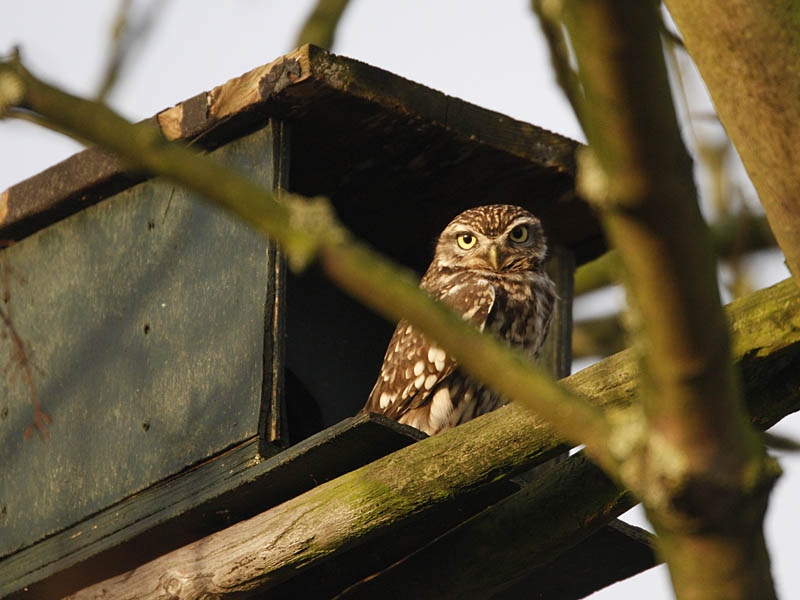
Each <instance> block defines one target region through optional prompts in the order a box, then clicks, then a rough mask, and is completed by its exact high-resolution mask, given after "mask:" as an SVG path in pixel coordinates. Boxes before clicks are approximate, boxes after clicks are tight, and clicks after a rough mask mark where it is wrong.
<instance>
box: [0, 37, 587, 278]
mask: <svg viewBox="0 0 800 600" xmlns="http://www.w3.org/2000/svg"><path fill="white" fill-rule="evenodd" d="M270 117H278V118H285V119H287V120H290V121H291V122H292V124H293V144H292V166H291V181H292V191H296V192H299V193H303V194H308V195H317V194H324V195H327V196H330V197H331V198H332V199H333V201H334V203H335V204H336V207H337V209H338V211H339V214H340V216H341V217H342V218H343V220H344V222H345V223H346V224H347V225H348V226H350V227H352V228H353V229H354V231H356V233H358V234H359V235H362V236H365V237H366V238H367V239H369V240H370V241H371V242H372V243H376V244H377V245H378V247H379V248H381V249H383V250H384V251H386V252H388V253H389V254H391V255H393V256H406V257H408V260H407V262H408V263H409V264H411V265H412V266H414V267H415V268H417V269H418V270H422V269H423V268H424V266H425V264H423V263H426V261H427V260H428V259H429V256H428V254H427V249H428V248H429V245H430V241H431V240H432V239H433V237H432V236H434V235H435V234H436V233H438V232H439V231H440V230H441V228H442V227H443V226H444V225H445V224H446V223H447V222H448V221H449V219H450V218H451V217H452V216H454V215H455V214H456V213H457V212H460V210H463V209H464V208H466V207H468V206H474V205H477V204H486V203H487V202H498V203H499V202H510V203H514V204H521V205H524V206H526V207H527V208H530V209H532V210H533V212H535V213H536V214H538V215H539V216H540V217H541V218H542V219H543V222H544V224H545V227H546V229H547V231H548V234H549V235H550V237H551V238H552V239H553V240H554V241H556V242H558V243H560V244H564V245H567V246H570V247H571V248H573V250H574V251H575V252H576V259H577V260H578V262H583V261H585V260H587V259H588V258H591V257H592V256H594V255H596V254H597V253H598V252H599V251H601V250H602V247H603V242H602V235H601V233H600V228H599V225H598V223H597V221H596V220H595V218H594V217H593V215H592V212H591V210H590V209H589V207H588V206H587V205H586V204H585V203H584V202H582V201H581V200H579V199H577V198H576V197H575V195H574V181H573V176H574V157H573V155H574V150H575V148H576V146H577V144H576V143H575V142H573V141H571V140H568V139H566V138H564V137H562V136H558V135H556V134H553V133H550V132H548V131H545V130H543V129H541V128H538V127H534V126H532V125H529V124H526V123H522V122H519V121H516V120H514V119H511V118H509V117H507V116H504V115H501V114H499V113H495V112H493V111H488V110H485V109H482V108H479V107H477V106H474V105H471V104H469V103H466V102H463V101H460V100H458V99H455V98H452V97H450V96H447V95H445V94H442V93H440V92H436V91H434V90H431V89H429V88H426V87H424V86H421V85H419V84H415V83H412V82H410V81H407V80H405V79H403V78H401V77H398V76H396V75H392V74H391V73H387V72H386V71H383V70H381V69H377V68H375V67H371V66H369V65H366V64H364V63H361V62H359V61H355V60H352V59H348V58H344V57H338V56H335V55H332V54H329V53H327V52H325V51H324V50H321V49H319V48H315V47H313V46H304V47H302V48H300V49H298V50H296V51H295V52H292V53H290V54H288V55H287V56H285V57H281V58H279V59H278V60H276V61H273V62H272V63H270V64H268V65H264V66H262V67H258V68H257V69H254V70H253V71H251V72H249V73H246V74H244V75H242V76H241V77H237V78H235V79H233V80H231V81H229V82H228V83H226V84H224V85H222V86H219V87H217V88H215V89H214V90H211V91H210V92H208V93H205V94H199V95H197V96H195V97H193V98H191V99H189V100H187V101H186V102H183V103H180V104H178V105H177V106H175V107H173V108H171V109H167V110H165V111H163V112H162V113H160V114H159V115H158V116H157V122H158V123H159V124H160V126H161V128H162V131H163V132H164V133H165V136H166V137H167V138H168V139H178V140H191V141H192V143H193V144H195V145H196V146H199V147H206V148H214V147H217V146H219V145H220V144H223V143H226V142H228V141H230V140H231V139H234V138H236V137H238V136H241V135H243V134H245V133H246V132H248V131H253V130H254V129H257V128H259V127H263V125H264V124H265V122H266V121H267V119H268V118H270ZM92 160H94V159H92ZM87 164H88V165H91V164H92V162H91V160H87V157H86V155H81V154H79V155H76V156H75V157H73V158H71V159H68V160H67V161H65V162H64V163H62V164H61V165H57V166H56V167H54V168H53V169H52V170H48V171H47V172H45V173H43V174H42V175H41V176H38V177H34V178H32V179H31V180H28V181H26V182H22V183H21V184H19V185H17V186H14V187H12V188H10V189H9V190H7V191H6V192H4V193H3V196H2V203H3V204H4V206H5V207H6V216H5V218H4V219H2V221H1V222H0V225H2V227H0V235H1V236H3V237H4V238H6V239H8V238H15V239H18V238H19V237H20V236H22V235H26V234H28V233H30V231H31V228H32V227H34V226H41V225H43V224H44V223H46V222H47V220H48V219H53V218H61V217H63V215H64V214H68V213H70V212H74V211H76V210H80V209H82V208H84V207H85V206H86V205H87V203H91V202H95V201H97V199H99V198H100V197H102V194H99V193H98V190H99V189H102V184H103V182H107V181H110V180H112V179H113V176H122V175H123V174H124V171H123V170H122V169H121V168H118V169H117V171H115V172H108V173H104V175H103V177H101V178H93V177H92V176H87V175H86V172H87ZM112 171H113V170H112ZM98 186H99V187H98ZM0 213H1V211H0ZM51 222H52V221H51ZM387 224H388V225H392V226H391V227H387ZM421 225H422V226H421Z"/></svg>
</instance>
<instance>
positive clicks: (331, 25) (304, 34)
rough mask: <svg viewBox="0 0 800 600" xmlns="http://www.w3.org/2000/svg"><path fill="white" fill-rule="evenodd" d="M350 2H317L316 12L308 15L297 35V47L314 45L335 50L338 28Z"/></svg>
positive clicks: (318, 0)
mask: <svg viewBox="0 0 800 600" xmlns="http://www.w3.org/2000/svg"><path fill="white" fill-rule="evenodd" d="M348 1H349V0H317V4H316V6H314V10H313V11H311V14H310V15H308V18H307V19H306V22H305V24H304V25H303V27H302V29H301V30H300V33H298V34H297V40H296V41H295V46H302V45H303V44H314V45H315V46H320V47H321V48H327V49H329V50H330V49H331V48H333V41H334V38H335V37H336V28H337V27H338V26H339V21H340V20H341V18H342V14H343V13H344V11H345V9H346V8H347V4H348Z"/></svg>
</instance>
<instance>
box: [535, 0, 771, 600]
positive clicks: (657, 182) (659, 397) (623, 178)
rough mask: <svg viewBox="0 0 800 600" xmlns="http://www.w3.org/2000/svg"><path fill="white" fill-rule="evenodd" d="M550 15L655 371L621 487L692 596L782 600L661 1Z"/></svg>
mask: <svg viewBox="0 0 800 600" xmlns="http://www.w3.org/2000/svg"><path fill="white" fill-rule="evenodd" d="M534 6H535V7H537V8H538V9H539V12H540V15H541V18H543V19H546V20H548V21H549V22H551V23H552V24H553V25H551V28H552V29H554V30H556V29H557V30H558V31H560V32H561V35H563V36H564V38H565V39H566V40H567V41H566V42H565V44H568V45H569V47H570V48H571V50H572V51H573V52H574V57H575V58H576V60H577V76H578V79H579V81H580V93H573V94H571V95H570V96H571V98H574V99H575V106H574V107H575V111H576V112H577V113H578V114H579V115H580V121H581V123H582V124H583V126H584V129H585V133H586V136H587V139H588V142H589V147H588V148H587V149H585V150H584V151H582V152H581V154H580V155H579V157H578V159H579V160H578V167H579V168H578V187H579V189H580V191H581V193H582V195H583V196H584V197H585V198H587V199H588V200H589V201H590V202H592V203H593V205H594V206H595V208H596V209H597V211H598V213H599V215H600V217H601V220H602V223H603V227H604V229H605V232H606V236H607V238H608V239H609V240H610V242H611V243H612V244H613V246H614V247H615V248H616V250H617V251H618V253H619V258H620V262H621V264H622V267H623V273H624V275H623V279H624V281H625V284H626V288H627V292H628V299H629V304H630V305H631V313H632V322H633V323H634V333H635V338H634V339H635V346H634V348H635V350H636V352H637V353H638V354H639V356H640V361H641V364H642V372H643V376H642V378H641V391H642V410H643V412H642V415H641V418H640V419H639V420H638V421H635V422H632V423H629V424H628V425H627V426H622V425H620V426H619V427H615V428H614V435H613V437H612V440H611V444H612V447H613V448H614V452H615V455H616V457H617V458H618V459H619V461H620V463H621V466H620V470H619V474H620V476H621V479H622V481H623V483H624V484H625V485H627V486H629V487H630V488H631V489H632V490H633V492H634V493H635V494H636V495H637V496H638V497H639V499H641V500H642V502H643V504H644V506H645V509H646V510H647V513H648V517H649V518H650V520H651V521H652V523H653V525H654V526H655V528H656V531H657V533H658V534H659V538H660V541H659V548H660V551H661V553H662V556H663V557H664V558H665V559H666V561H667V563H668V564H669V567H670V573H671V576H672V581H673V585H674V588H675V591H676V594H677V596H678V597H679V598H681V597H692V598H696V597H704V598H710V597H714V598H754V597H759V598H770V597H774V593H775V592H774V589H773V585H772V580H771V577H770V572H769V559H768V556H767V550H766V544H765V541H764V537H763V531H762V523H763V515H764V510H765V508H766V501H767V497H768V493H769V490H770V489H771V486H772V483H773V481H774V478H775V477H776V473H777V467H776V465H775V464H774V462H773V461H772V460H770V459H769V458H768V457H767V456H766V454H765V452H764V450H763V447H762V445H761V441H760V439H759V437H758V436H757V435H756V434H755V432H754V431H753V429H752V427H751V426H750V424H749V423H748V422H747V419H746V416H745V411H744V409H743V403H742V398H741V391H740V388H739V382H738V377H737V374H736V373H735V372H734V369H733V368H732V362H731V352H730V340H729V338H728V329H727V325H726V323H725V320H724V318H723V313H722V310H721V306H720V299H719V294H718V286H717V280H716V261H715V257H714V253H713V251H712V246H711V242H710V237H709V235H708V231H707V227H706V225H705V223H704V222H703V220H702V217H701V215H700V211H699V208H698V205H697V196H696V191H695V188H694V182H693V175H692V168H691V160H690V159H689V156H688V154H687V152H686V150H685V148H684V147H683V144H682V141H681V137H680V132H679V128H678V124H677V120H676V116H675V112H674V108H673V106H672V103H671V95H670V90H669V84H668V81H667V72H666V67H665V64H664V57H663V51H662V47H661V41H660V38H659V24H660V18H659V14H658V5H657V3H651V2H638V1H636V0H564V1H563V2H559V1H558V0H542V1H541V2H534ZM560 51H561V47H560V46H556V47H554V55H555V56H556V59H557V60H560V61H562V62H563V63H564V64H565V65H569V64H570V63H569V57H568V56H566V55H564V54H563V53H561V52H560ZM564 68H568V67H567V66H565V67H564ZM709 590H714V591H713V592H710V591H709Z"/></svg>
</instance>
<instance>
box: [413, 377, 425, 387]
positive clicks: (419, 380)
mask: <svg viewBox="0 0 800 600" xmlns="http://www.w3.org/2000/svg"><path fill="white" fill-rule="evenodd" d="M423 383H425V375H424V374H422V375H420V376H419V377H417V378H416V379H415V380H414V387H415V388H417V389H421V388H422V384H423Z"/></svg>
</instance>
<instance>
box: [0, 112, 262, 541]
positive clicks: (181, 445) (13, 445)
mask: <svg viewBox="0 0 800 600" xmlns="http://www.w3.org/2000/svg"><path fill="white" fill-rule="evenodd" d="M271 131H272V130H271V127H267V128H265V129H262V130H261V131H258V132H256V133H254V134H252V135H250V136H248V137H246V138H243V139H241V140H238V141H236V142H234V143H232V144H230V145H229V146H227V147H225V148H224V149H221V150H219V151H218V152H217V153H216V154H218V155H219V156H220V158H221V159H223V160H225V161H226V162H229V163H231V164H234V165H236V166H238V167H240V168H241V169H242V170H243V171H245V172H247V173H248V174H250V176H251V177H253V178H254V179H256V180H258V181H261V182H263V183H265V184H267V185H271V184H272V179H273V177H272V170H273V161H272V147H273V146H272V132H271ZM3 260H4V268H6V269H9V268H10V269H12V270H11V271H9V273H11V277H10V279H9V284H8V286H7V289H5V290H3V293H8V298H9V301H8V303H7V304H5V305H4V309H5V310H6V311H8V312H10V314H11V318H12V322H13V323H14V325H15V327H16V330H17V331H18V332H19V335H20V336H21V337H22V339H24V340H25V342H26V344H27V347H28V349H29V350H30V351H31V352H32V356H33V359H34V363H35V367H36V369H35V372H34V373H35V375H34V378H35V385H36V391H37V394H38V397H39V399H40V400H41V402H42V405H43V408H44V410H45V411H47V413H48V414H49V415H50V416H51V417H52V424H51V425H50V435H49V437H48V438H47V439H46V440H44V441H42V440H39V439H35V438H34V439H30V440H28V441H23V432H24V430H25V428H26V427H27V426H28V424H29V423H30V422H31V419H32V413H33V410H32V404H31V397H30V392H29V390H28V388H27V387H26V386H25V384H24V380H23V379H22V378H21V377H20V376H19V373H17V377H12V376H8V377H2V378H0V415H2V419H0V475H1V477H2V483H0V486H1V487H0V507H1V508H0V526H2V535H0V556H2V555H6V554H8V553H10V552H12V551H14V550H16V549H19V548H21V547H24V546H27V545H29V544H31V543H32V542H35V541H36V540H39V539H41V538H42V537H44V536H45V535H48V534H52V533H54V532H56V531H58V530H60V529H63V528H64V527H66V526H69V525H71V524H73V523H76V522H77V521H79V520H81V519H83V518H85V517H87V516H89V515H91V514H93V513H96V512H97V511H99V510H102V509H104V508H106V507H108V506H109V505H111V504H112V503H115V502H118V501H120V500H122V499H123V498H125V497H127V496H129V495H131V494H132V493H134V492H136V491H139V490H142V489H144V488H146V487H147V486H149V485H152V484H153V483H155V482H156V481H159V480H161V479H164V478H166V477H169V476H171V475H173V474H175V473H177V472H179V471H181V470H182V469H184V468H186V467H187V466H189V465H192V464H194V463H197V462H199V461H202V460H205V459H206V458H207V457H209V456H212V455H214V454H216V453H218V452H220V451H221V450H223V449H225V448H227V447H230V446H232V445H234V444H238V443H241V442H242V441H244V440H246V439H248V438H253V437H254V436H256V435H257V433H258V423H259V411H260V404H261V390H262V383H263V381H262V380H263V377H264V369H263V365H262V353H263V350H264V328H265V305H266V303H267V298H269V297H272V294H271V292H270V290H268V286H269V285H270V283H269V281H270V278H269V274H270V273H271V272H272V269H271V267H270V265H269V264H268V247H267V241H266V240H265V238H263V237H261V236H260V235H259V234H257V233H255V232H253V231H251V230H250V229H249V228H248V227H246V226H244V225H243V224H241V223H240V222H238V221H236V220H234V219H233V218H232V217H230V216H229V215H227V214H226V213H222V212H221V211H220V210H219V209H217V208H214V207H211V206H210V205H208V204H206V203H205V202H203V201H201V200H199V199H198V198H196V197H193V196H192V195H191V194H188V193H186V192H184V191H183V190H181V189H179V188H176V187H174V186H173V185H172V184H170V183H168V182H164V181H160V180H153V181H147V182H144V183H141V184H139V185H137V186H135V187H133V188H131V189H129V190H126V191H124V192H121V193H119V194H117V195H115V196H113V197H112V198H110V199H108V200H106V201H104V202H102V203H100V204H97V205H95V206H92V207H90V208H87V209H86V210H84V211H82V212H80V213H78V214H76V215H74V216H72V217H70V218H69V219H66V220H64V221H61V222H59V223H57V224H55V225H53V226H51V227H49V228H46V229H44V230H42V231H40V232H38V233H37V234H35V235H33V236H31V237H29V238H26V239H24V240H22V241H21V242H19V243H18V244H16V245H14V246H12V247H10V248H9V249H8V250H6V251H5V252H4V258H3ZM10 344H11V337H10V336H8V335H6V336H5V337H4V338H3V339H2V340H0V356H2V357H8V356H10V352H11V351H12V348H11V346H10ZM10 364H11V366H12V370H13V367H14V364H13V363H10ZM9 375H13V372H11V373H9Z"/></svg>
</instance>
